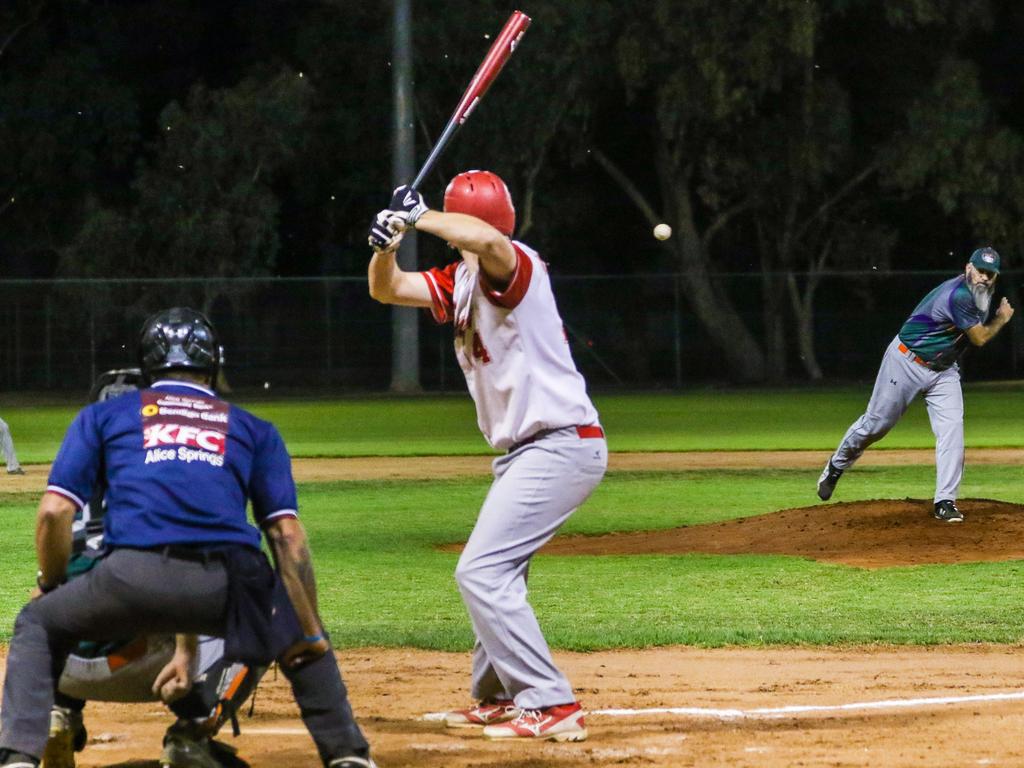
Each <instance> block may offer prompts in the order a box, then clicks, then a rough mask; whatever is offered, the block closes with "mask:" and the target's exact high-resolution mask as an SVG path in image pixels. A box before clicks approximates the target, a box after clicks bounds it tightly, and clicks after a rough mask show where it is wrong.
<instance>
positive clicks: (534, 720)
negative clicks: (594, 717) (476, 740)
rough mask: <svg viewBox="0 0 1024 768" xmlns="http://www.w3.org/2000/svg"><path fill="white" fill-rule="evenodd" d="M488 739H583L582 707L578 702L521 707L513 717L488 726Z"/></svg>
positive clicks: (585, 732)
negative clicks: (540, 706)
mask: <svg viewBox="0 0 1024 768" xmlns="http://www.w3.org/2000/svg"><path fill="white" fill-rule="evenodd" d="M484 736H486V737H487V738H489V739H547V740H548V741H584V740H585V739H586V738H587V729H586V728H585V727H584V725H583V709H582V707H580V705H579V703H578V702H575V701H574V702H573V703H572V704H561V705H559V706H557V707H545V708H544V709H522V710H520V711H519V714H518V715H516V717H515V719H513V720H510V721H509V722H507V723H501V724H500V725H488V726H487V727H486V728H484Z"/></svg>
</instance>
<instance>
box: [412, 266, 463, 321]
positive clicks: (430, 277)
mask: <svg viewBox="0 0 1024 768" xmlns="http://www.w3.org/2000/svg"><path fill="white" fill-rule="evenodd" d="M458 266H459V262H457V261H456V262H452V263H451V264H449V265H448V266H447V267H445V268H444V269H429V270H427V271H426V272H420V274H421V275H423V279H424V280H425V281H426V283H427V290H428V291H429V292H430V302H431V306H430V314H431V315H433V316H434V321H435V322H437V323H450V322H451V321H452V315H453V313H454V311H455V304H454V303H453V301H452V290H453V288H454V285H455V270H456V269H457V268H458Z"/></svg>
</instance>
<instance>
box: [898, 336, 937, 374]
mask: <svg viewBox="0 0 1024 768" xmlns="http://www.w3.org/2000/svg"><path fill="white" fill-rule="evenodd" d="M899 350H900V352H902V353H903V354H904V355H913V357H912V358H911V360H913V361H914V362H915V363H917V364H918V365H923V366H924V367H925V368H927V369H929V370H931V366H930V365H928V363H926V362H925V361H924V360H923V359H922V358H920V357H918V356H917V355H914V353H913V352H911V351H910V350H909V349H908V348H907V345H906V344H904V343H903V342H902V341H901V342H900V346H899Z"/></svg>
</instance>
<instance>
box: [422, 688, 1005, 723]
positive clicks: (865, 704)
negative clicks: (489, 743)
mask: <svg viewBox="0 0 1024 768" xmlns="http://www.w3.org/2000/svg"><path fill="white" fill-rule="evenodd" d="M996 701H1024V691H1013V692H1011V693H985V694H974V695H970V696H933V697H928V698H918V699H886V700H883V701H857V702H851V703H848V704H829V705H824V704H805V705H801V704H797V705H790V706H786V707H759V708H757V709H731V708H724V709H716V708H713V707H651V708H648V709H593V710H587V716H588V717H589V716H591V715H600V716H604V717H636V716H642V715H683V716H687V717H706V718H715V719H719V720H735V719H742V718H778V717H787V716H790V715H803V714H815V713H821V712H852V711H857V710H877V709H907V708H910V707H934V706H943V705H950V704H973V703H983V702H996ZM445 714H446V713H445V712H428V713H427V714H425V715H423V716H422V717H421V718H420V719H421V720H443V719H444V716H445Z"/></svg>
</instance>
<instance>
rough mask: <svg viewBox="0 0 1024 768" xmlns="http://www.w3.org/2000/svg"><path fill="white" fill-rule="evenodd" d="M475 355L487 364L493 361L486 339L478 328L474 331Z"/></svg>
mask: <svg viewBox="0 0 1024 768" xmlns="http://www.w3.org/2000/svg"><path fill="white" fill-rule="evenodd" d="M473 357H474V358H476V359H477V360H479V361H480V362H482V363H484V364H485V365H486V364H487V363H489V362H491V355H490V353H489V352H488V351H487V347H485V346H484V340H483V339H481V338H480V334H479V333H477V332H476V330H474V331H473Z"/></svg>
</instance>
